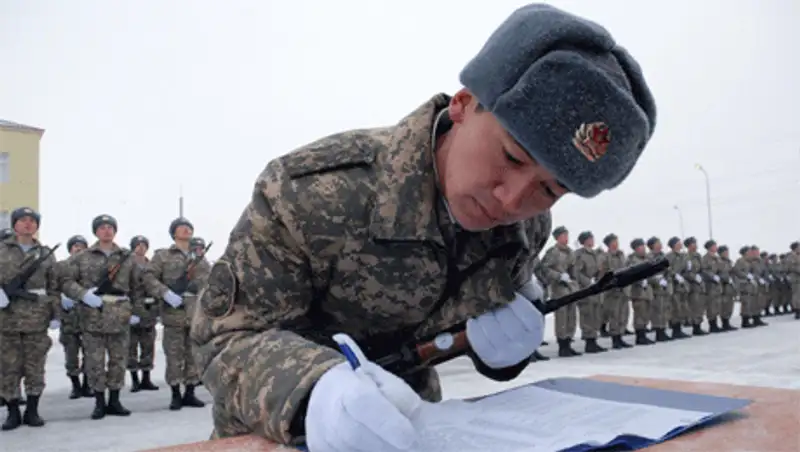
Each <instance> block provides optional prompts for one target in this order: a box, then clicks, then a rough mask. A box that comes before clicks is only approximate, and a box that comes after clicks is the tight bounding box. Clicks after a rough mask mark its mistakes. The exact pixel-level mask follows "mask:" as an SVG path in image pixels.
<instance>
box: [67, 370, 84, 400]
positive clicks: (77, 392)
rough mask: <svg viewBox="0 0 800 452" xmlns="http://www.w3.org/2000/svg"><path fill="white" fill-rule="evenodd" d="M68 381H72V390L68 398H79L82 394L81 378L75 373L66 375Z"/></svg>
mask: <svg viewBox="0 0 800 452" xmlns="http://www.w3.org/2000/svg"><path fill="white" fill-rule="evenodd" d="M68 377H69V381H71V382H72V391H70V393H69V398H70V399H80V398H81V397H82V396H83V393H82V392H81V379H80V378H78V376H77V375H68Z"/></svg>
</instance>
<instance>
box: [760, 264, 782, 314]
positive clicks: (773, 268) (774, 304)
mask: <svg viewBox="0 0 800 452" xmlns="http://www.w3.org/2000/svg"><path fill="white" fill-rule="evenodd" d="M764 264H765V265H766V267H767V276H768V278H769V301H768V305H767V313H768V314H773V315H776V314H779V308H780V307H781V301H782V300H781V295H782V294H783V290H782V287H781V282H782V281H781V265H780V262H778V256H776V255H774V254H770V255H769V256H768V257H767V260H766V261H765V262H764Z"/></svg>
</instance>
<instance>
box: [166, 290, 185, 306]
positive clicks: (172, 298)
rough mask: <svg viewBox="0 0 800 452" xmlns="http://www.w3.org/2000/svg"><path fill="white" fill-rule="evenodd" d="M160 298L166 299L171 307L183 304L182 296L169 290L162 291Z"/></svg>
mask: <svg viewBox="0 0 800 452" xmlns="http://www.w3.org/2000/svg"><path fill="white" fill-rule="evenodd" d="M161 298H163V299H164V301H166V302H167V304H168V305H170V306H172V307H173V308H177V307H178V306H180V305H182V304H183V298H182V297H181V296H180V295H178V294H176V293H175V292H173V291H171V290H168V291H166V292H164V295H163V296H162V297H161Z"/></svg>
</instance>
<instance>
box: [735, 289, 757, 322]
mask: <svg viewBox="0 0 800 452" xmlns="http://www.w3.org/2000/svg"><path fill="white" fill-rule="evenodd" d="M739 302H740V304H741V306H740V308H741V310H740V315H741V316H742V317H753V316H756V315H758V314H759V312H760V311H761V310H760V309H758V304H757V303H756V295H755V294H753V293H742V294H741V295H739Z"/></svg>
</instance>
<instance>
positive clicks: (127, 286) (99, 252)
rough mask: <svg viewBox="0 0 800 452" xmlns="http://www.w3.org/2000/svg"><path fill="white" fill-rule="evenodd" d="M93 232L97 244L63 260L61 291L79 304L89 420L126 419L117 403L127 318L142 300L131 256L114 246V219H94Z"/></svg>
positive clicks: (125, 412)
mask: <svg viewBox="0 0 800 452" xmlns="http://www.w3.org/2000/svg"><path fill="white" fill-rule="evenodd" d="M92 232H93V233H94V235H95V236H96V237H97V241H96V242H95V243H94V244H92V245H91V246H90V247H89V248H87V249H86V250H84V251H81V252H80V253H78V254H76V255H74V256H71V257H70V258H69V260H68V261H67V268H66V274H65V277H64V282H63V287H62V291H63V292H64V293H65V294H66V295H67V296H68V297H69V298H71V299H73V300H80V301H81V302H80V303H77V307H78V318H79V319H80V323H81V338H82V340H83V347H84V350H85V352H86V357H85V359H86V372H87V374H88V376H89V386H90V387H91V388H92V390H93V391H94V397H95V406H94V409H93V410H92V414H91V418H92V419H102V418H104V417H105V416H106V415H112V416H128V415H130V414H131V412H130V410H128V409H127V408H125V406H123V405H122V403H121V402H120V390H121V389H122V388H123V386H124V385H125V367H126V364H127V359H128V340H129V334H130V331H129V328H130V321H131V316H132V315H133V312H135V311H137V310H138V309H139V308H138V307H137V305H138V303H140V300H139V299H140V298H141V294H140V293H139V292H138V285H137V281H138V280H139V268H138V267H137V265H136V263H135V262H134V261H133V259H131V252H130V251H129V250H126V249H123V248H120V247H119V246H118V245H117V244H116V243H115V242H114V238H115V237H116V235H117V220H116V219H115V218H114V217H112V216H111V215H99V216H97V217H95V218H94V220H92ZM106 356H108V360H106ZM106 391H108V398H106Z"/></svg>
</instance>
